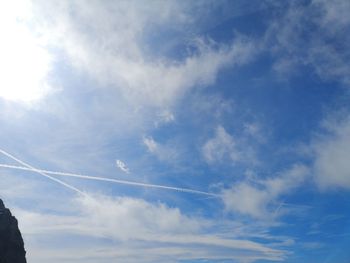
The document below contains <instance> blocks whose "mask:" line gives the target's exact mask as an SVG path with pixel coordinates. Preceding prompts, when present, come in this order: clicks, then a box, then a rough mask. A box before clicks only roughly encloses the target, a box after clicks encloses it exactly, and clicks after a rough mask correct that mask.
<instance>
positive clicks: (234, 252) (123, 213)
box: [13, 196, 285, 262]
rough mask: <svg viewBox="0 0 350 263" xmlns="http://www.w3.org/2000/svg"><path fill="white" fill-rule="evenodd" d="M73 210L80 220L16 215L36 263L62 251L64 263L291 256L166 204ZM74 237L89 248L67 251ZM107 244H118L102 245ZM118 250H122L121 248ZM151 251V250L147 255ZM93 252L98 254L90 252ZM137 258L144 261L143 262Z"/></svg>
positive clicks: (130, 202)
mask: <svg viewBox="0 0 350 263" xmlns="http://www.w3.org/2000/svg"><path fill="white" fill-rule="evenodd" d="M67 204H68V203H67ZM69 205H74V208H75V210H76V211H77V212H79V214H76V215H74V214H73V215H72V214H71V215H62V214H61V215H54V214H51V215H50V214H46V213H36V212H29V211H25V210H21V209H14V210H13V212H14V213H15V214H16V216H17V217H18V218H19V221H20V223H21V229H22V233H23V235H24V238H25V240H30V241H31V242H29V243H28V244H30V249H29V250H28V252H29V253H28V257H29V259H30V260H32V261H35V262H44V258H46V259H47V258H48V257H50V256H51V257H53V256H54V255H57V254H59V252H61V251H65V253H64V257H62V255H61V256H60V257H59V258H60V260H61V261H60V262H80V260H82V259H86V258H89V257H90V256H92V255H93V256H94V257H95V258H98V260H99V262H105V261H103V260H108V259H109V260H115V259H116V258H118V259H120V258H126V259H127V258H129V260H126V262H154V260H155V259H158V261H164V260H166V261H169V260H170V261H176V260H179V259H184V260H186V259H200V258H209V259H210V258H212V259H221V260H222V259H236V260H238V261H239V262H246V261H244V260H246V259H251V261H254V260H258V259H266V260H281V259H282V258H283V257H284V256H285V251H283V250H279V249H275V248H270V247H269V246H267V245H263V244H260V243H257V242H253V241H249V240H244V239H235V238H227V237H224V233H220V232H213V228H212V227H213V224H214V222H210V221H208V220H204V219H201V218H198V217H192V218H191V217H188V216H185V215H183V214H182V212H181V211H180V210H179V209H177V208H170V207H168V206H166V205H165V204H162V203H157V204H152V203H149V202H147V201H144V200H141V199H136V198H126V197H124V198H109V197H105V196H94V197H86V198H78V199H76V200H75V202H74V203H72V202H70V203H69ZM209 229H211V230H209ZM208 231H209V232H208ZM67 235H68V236H67ZM70 235H72V236H75V237H81V238H83V239H84V242H83V243H79V242H75V243H74V245H73V246H72V245H71V244H70V245H69V247H66V245H65V242H64V241H63V240H64V238H69V236H70ZM225 235H227V233H225ZM101 238H102V240H105V239H109V240H112V241H113V242H112V243H111V244H105V242H104V241H102V243H100V242H99V240H100V239H101ZM47 240H51V242H53V241H55V242H53V243H52V244H53V246H55V247H54V250H53V247H51V246H50V245H48V243H47ZM59 240H61V241H59ZM43 242H44V243H45V244H46V245H45V246H43ZM57 242H59V243H57ZM54 244H61V245H59V246H57V245H54ZM102 244H105V245H103V246H102ZM113 244H118V245H117V247H115V245H113ZM150 245H152V248H151V249H150V248H148V249H145V246H150ZM93 247H94V248H95V249H92V250H90V249H88V248H93ZM155 247H157V248H155ZM96 248H98V249H96ZM198 248H200V249H198ZM27 249H28V248H27ZM39 251H40V253H38V252H39ZM83 251H84V252H83ZM89 251H90V252H89ZM137 255H142V258H139V257H138V256H137ZM38 260H39V261H38ZM40 260H41V261H40Z"/></svg>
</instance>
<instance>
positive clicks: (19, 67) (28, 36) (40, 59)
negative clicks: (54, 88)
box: [0, 1, 50, 103]
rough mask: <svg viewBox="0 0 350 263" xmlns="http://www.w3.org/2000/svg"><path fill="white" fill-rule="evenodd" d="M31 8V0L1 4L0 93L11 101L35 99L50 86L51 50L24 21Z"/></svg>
mask: <svg viewBox="0 0 350 263" xmlns="http://www.w3.org/2000/svg"><path fill="white" fill-rule="evenodd" d="M30 9H31V8H30V3H29V2H28V1H3V2H2V3H1V4H0V33H1V38H2V39H1V42H0V58H1V59H0V97H1V98H3V99H6V100H10V101H17V102H25V103H32V102H34V101H37V100H39V99H40V98H42V97H43V96H44V95H45V94H47V92H48V90H49V87H48V85H47V83H46V81H45V79H46V76H47V73H48V71H49V66H50V56H49V53H48V52H47V51H46V50H45V49H44V48H43V47H41V46H40V45H39V43H38V42H39V41H38V39H36V38H35V37H34V35H33V34H32V33H31V32H30V31H29V29H28V27H27V26H26V24H25V23H24V21H25V20H26V19H28V17H30V11H31V10H30Z"/></svg>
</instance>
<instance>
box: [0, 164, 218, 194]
mask: <svg viewBox="0 0 350 263" xmlns="http://www.w3.org/2000/svg"><path fill="white" fill-rule="evenodd" d="M0 167H3V168H10V169H16V170H25V171H32V172H38V173H40V174H51V175H59V176H68V177H75V178H80V179H86V180H95V181H104V182H110V183H116V184H124V185H132V186H141V187H146V188H158V189H166V190H173V191H179V192H185V193H191V194H200V195H206V196H212V197H218V195H216V194H213V193H208V192H203V191H198V190H193V189H188V188H181V187H172V186H165V185H158V184H147V183H140V182H133V181H127V180H117V179H112V178H106V177H97V176H89V175H83V174H75V173H64V172H54V171H49V170H40V169H35V168H34V169H33V168H31V167H23V166H16V165H8V164H0Z"/></svg>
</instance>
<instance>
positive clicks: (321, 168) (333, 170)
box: [312, 117, 350, 189]
mask: <svg viewBox="0 0 350 263" xmlns="http://www.w3.org/2000/svg"><path fill="white" fill-rule="evenodd" d="M327 130H328V135H325V136H322V137H320V138H319V139H317V140H315V141H314V143H313V145H312V148H313V149H314V154H315V162H314V174H315V175H314V178H315V180H316V182H317V183H318V185H319V186H320V187H321V188H322V189H329V188H344V189H350V162H349V160H350V117H347V118H346V119H345V120H343V121H334V120H333V121H329V122H328V123H327Z"/></svg>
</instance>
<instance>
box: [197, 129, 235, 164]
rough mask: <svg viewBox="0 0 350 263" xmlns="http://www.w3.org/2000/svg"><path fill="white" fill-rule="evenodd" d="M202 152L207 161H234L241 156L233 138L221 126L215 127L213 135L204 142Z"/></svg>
mask: <svg viewBox="0 0 350 263" xmlns="http://www.w3.org/2000/svg"><path fill="white" fill-rule="evenodd" d="M202 152H203V155H204V157H205V159H206V160H207V161H208V162H209V163H213V162H216V161H218V162H221V161H223V160H225V159H229V160H231V161H234V162H235V161H238V160H239V159H240V158H241V154H240V152H239V151H238V149H237V146H236V142H235V140H234V139H233V137H232V136H231V135H230V134H228V133H227V132H226V130H225V129H224V127H222V126H218V127H217V128H216V131H215V136H214V137H213V138H211V139H209V140H208V141H207V142H206V143H205V144H204V146H203V148H202Z"/></svg>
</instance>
